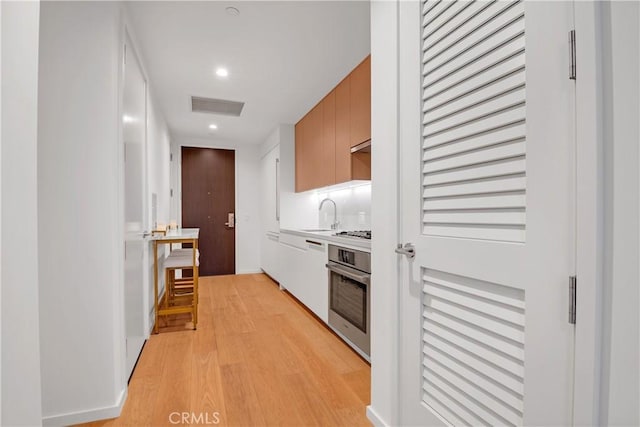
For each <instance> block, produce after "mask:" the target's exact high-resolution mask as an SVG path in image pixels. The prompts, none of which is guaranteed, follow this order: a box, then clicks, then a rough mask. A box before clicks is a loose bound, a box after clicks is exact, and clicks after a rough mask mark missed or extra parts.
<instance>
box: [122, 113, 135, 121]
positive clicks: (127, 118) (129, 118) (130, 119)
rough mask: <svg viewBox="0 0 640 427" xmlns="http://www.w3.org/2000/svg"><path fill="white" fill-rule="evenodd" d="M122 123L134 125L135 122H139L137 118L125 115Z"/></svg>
mask: <svg viewBox="0 0 640 427" xmlns="http://www.w3.org/2000/svg"><path fill="white" fill-rule="evenodd" d="M122 121H123V123H134V122H137V121H138V120H137V119H136V118H135V117H132V116H127V115H126V114H125V115H124V116H122Z"/></svg>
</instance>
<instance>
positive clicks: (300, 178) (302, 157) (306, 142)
mask: <svg viewBox="0 0 640 427" xmlns="http://www.w3.org/2000/svg"><path fill="white" fill-rule="evenodd" d="M311 124H312V123H311V113H309V114H307V115H306V116H305V117H303V118H302V120H300V121H299V122H298V124H297V125H296V128H295V133H296V135H295V138H296V141H295V147H296V153H295V157H296V191H297V192H300V191H306V190H310V189H311V188H313V185H314V183H313V181H312V178H313V174H312V171H311V165H310V164H309V158H310V156H312V155H313V153H312V152H311V149H312V148H311V144H312V141H311V132H310V130H311V129H310V128H311Z"/></svg>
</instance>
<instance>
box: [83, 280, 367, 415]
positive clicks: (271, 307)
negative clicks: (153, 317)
mask: <svg viewBox="0 0 640 427" xmlns="http://www.w3.org/2000/svg"><path fill="white" fill-rule="evenodd" d="M160 322H161V323H160V325H161V327H162V326H163V325H166V326H165V327H164V328H161V333H160V334H158V335H152V336H151V338H150V339H149V340H148V341H147V343H146V345H145V348H144V350H143V352H142V355H141V356H140V360H139V361H138V365H137V367H136V370H135V372H134V375H133V377H132V379H131V382H130V384H129V395H128V398H127V402H126V403H125V406H124V408H123V411H122V414H121V416H120V417H119V418H117V419H111V420H104V421H99V422H95V423H90V424H88V425H91V426H118V425H129V426H133V425H135V426H143V425H154V426H156V425H185V424H191V425H199V424H202V425H204V424H209V425H219V426H370V425H371V423H370V422H369V421H368V420H367V418H366V415H365V408H366V406H367V405H368V404H369V395H370V367H369V365H368V364H367V363H366V362H364V361H363V360H362V359H361V358H360V357H359V356H357V355H356V354H355V353H354V352H353V351H352V350H351V349H350V348H348V347H347V346H346V344H344V343H343V342H342V341H341V340H340V339H339V338H338V337H336V336H335V335H334V334H332V333H331V332H330V331H329V330H327V328H326V327H324V326H323V325H322V324H321V323H320V322H319V321H318V320H316V319H315V318H313V316H311V315H310V314H309V313H308V312H307V311H306V310H305V309H303V308H302V307H301V306H300V305H299V303H297V302H296V301H295V300H294V299H293V298H292V297H291V296H290V295H289V294H287V293H286V292H282V291H280V290H279V289H278V286H277V284H276V283H274V282H273V281H272V280H271V279H270V278H269V277H267V276H265V275H262V274H249V275H236V276H216V277H202V278H201V280H200V303H199V319H198V329H197V330H196V331H192V330H190V329H188V330H185V325H184V320H180V319H176V321H175V322H174V323H173V324H168V325H167V322H166V321H163V320H162V319H161V320H160ZM187 327H190V324H189V325H187ZM183 417H186V418H183ZM176 421H177V422H176Z"/></svg>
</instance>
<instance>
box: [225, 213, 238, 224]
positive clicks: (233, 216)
mask: <svg viewBox="0 0 640 427" xmlns="http://www.w3.org/2000/svg"><path fill="white" fill-rule="evenodd" d="M224 225H226V226H227V227H229V228H234V227H235V226H236V214H234V213H233V212H229V213H228V214H227V222H225V223H224Z"/></svg>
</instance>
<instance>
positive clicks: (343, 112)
mask: <svg viewBox="0 0 640 427" xmlns="http://www.w3.org/2000/svg"><path fill="white" fill-rule="evenodd" d="M350 90H351V78H350V77H347V78H346V79H344V80H343V81H342V82H341V83H340V84H339V85H338V87H336V90H335V92H336V144H335V147H336V152H335V164H336V183H337V184H339V183H341V182H347V181H350V180H351V161H350V159H351V109H350V106H349V103H350V99H351V94H350Z"/></svg>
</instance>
